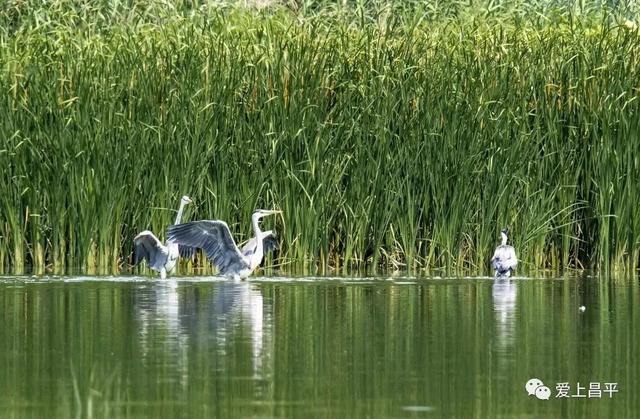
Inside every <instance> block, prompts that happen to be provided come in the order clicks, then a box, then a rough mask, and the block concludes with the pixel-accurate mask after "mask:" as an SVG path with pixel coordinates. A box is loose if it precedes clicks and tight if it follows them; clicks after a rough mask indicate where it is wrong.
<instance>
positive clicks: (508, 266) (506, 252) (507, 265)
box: [491, 228, 518, 278]
mask: <svg viewBox="0 0 640 419" xmlns="http://www.w3.org/2000/svg"><path fill="white" fill-rule="evenodd" d="M508 235H509V230H508V229H506V228H504V229H502V231H500V236H501V237H502V244H501V245H500V246H498V247H496V251H495V252H494V253H493V257H492V258H491V263H492V264H493V268H494V269H495V270H496V276H498V277H503V278H508V277H510V276H511V272H513V270H514V269H515V268H516V266H517V265H518V258H517V257H516V250H515V249H514V248H513V246H509V245H508V244H507V239H508Z"/></svg>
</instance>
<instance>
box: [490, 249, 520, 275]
mask: <svg viewBox="0 0 640 419" xmlns="http://www.w3.org/2000/svg"><path fill="white" fill-rule="evenodd" d="M491 262H492V263H493V267H494V268H495V269H496V270H498V271H507V270H509V269H514V268H515V267H516V266H517V265H518V259H517V258H516V251H515V249H514V248H513V246H498V247H497V248H496V251H495V253H494V254H493V257H492V258H491Z"/></svg>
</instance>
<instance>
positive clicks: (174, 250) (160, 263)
mask: <svg viewBox="0 0 640 419" xmlns="http://www.w3.org/2000/svg"><path fill="white" fill-rule="evenodd" d="M191 202H192V201H191V198H189V197H188V196H186V195H185V196H183V197H182V199H181V200H180V208H179V209H178V215H177V216H176V222H175V223H176V224H180V220H181V219H182V213H183V211H184V207H185V206H187V205H188V204H190V203H191ZM133 243H134V245H135V252H134V254H135V256H134V261H133V266H136V265H137V264H138V263H140V262H141V261H143V260H146V261H147V264H148V265H149V268H151V269H153V270H154V271H157V272H160V278H162V279H165V278H166V277H167V272H169V273H170V272H171V271H173V269H174V268H175V266H176V262H177V260H178V258H179V257H180V256H182V257H191V256H192V255H193V252H194V251H195V249H194V248H189V247H188V246H180V245H178V243H175V242H173V241H171V240H167V244H166V246H165V245H163V244H162V243H161V242H160V240H158V238H157V237H156V236H155V235H154V234H153V233H152V232H151V231H149V230H145V231H143V232H142V233H140V234H138V235H137V236H136V237H135V238H134V239H133Z"/></svg>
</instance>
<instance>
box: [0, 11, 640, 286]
mask: <svg viewBox="0 0 640 419" xmlns="http://www.w3.org/2000/svg"><path fill="white" fill-rule="evenodd" d="M9 4H10V5H9V6H5V8H4V10H3V11H2V14H1V15H0V20H1V21H2V25H1V27H2V30H1V31H0V88H1V89H2V92H3V94H2V95H1V96H0V109H2V112H1V113H0V167H2V178H1V182H0V270H6V271H18V272H20V271H21V270H23V269H24V268H25V267H33V268H34V269H35V270H36V271H38V272H42V271H44V270H47V269H48V270H51V271H53V272H58V273H62V272H66V271H68V270H69V269H80V270H83V271H86V272H88V273H107V272H117V271H120V270H122V269H127V268H128V266H129V263H130V262H131V250H132V238H133V237H134V236H135V234H136V233H137V232H139V231H141V230H143V229H151V230H152V231H154V232H156V233H157V234H159V236H161V237H164V230H165V228H166V226H167V225H169V224H170V223H172V222H173V217H174V215H175V213H174V209H175V207H176V206H177V204H178V201H179V199H180V196H181V195H183V194H188V195H190V196H191V197H192V198H193V199H194V201H195V202H196V205H195V206H192V207H189V208H188V211H187V213H186V218H188V219H200V218H219V219H224V220H227V221H228V222H229V224H230V226H231V227H232V230H233V232H234V234H236V235H238V237H247V236H248V234H249V233H250V231H249V224H250V223H249V217H250V214H251V212H252V211H253V209H255V208H258V207H268V208H271V207H276V208H280V209H282V210H283V211H284V213H283V216H282V218H281V219H278V220H276V225H275V229H276V230H278V233H279V237H280V244H281V247H280V250H279V252H278V253H277V255H276V258H275V259H273V260H269V261H268V265H273V266H276V267H278V268H279V269H282V270H285V271H287V272H295V273H315V272H320V273H327V272H336V273H348V272H351V271H352V270H354V269H357V270H361V269H362V270H368V271H372V272H387V271H389V270H406V271H409V272H412V273H416V272H418V273H419V272H424V271H433V270H446V271H450V272H459V273H470V274H479V273H488V272H489V266H488V259H489V258H490V256H491V254H492V251H493V248H494V247H495V246H496V244H497V241H498V239H499V235H498V232H499V230H500V228H502V227H503V226H508V227H509V228H510V230H511V231H512V239H513V243H514V244H515V246H516V248H517V250H518V253H519V257H520V258H521V260H522V262H521V267H522V272H535V271H537V270H542V269H553V270H565V269H597V270H602V271H609V270H613V269H616V270H627V271H635V270H637V269H638V268H639V267H640V200H639V196H640V182H639V180H640V179H639V178H640V161H639V159H640V157H639V156H640V141H639V138H638V132H639V131H640V117H639V116H640V115H639V110H640V104H639V101H638V95H639V88H640V84H638V80H640V39H639V32H638V29H637V28H636V27H635V23H634V21H633V16H629V14H628V11H627V15H625V16H623V15H621V14H619V13H614V12H610V11H604V10H601V9H598V10H590V11H583V12H576V11H575V10H573V9H571V10H569V9H557V10H555V11H549V10H547V11H545V14H540V13H537V12H536V13H534V14H531V15H530V16H529V17H528V18H523V14H522V13H517V12H514V11H513V10H512V9H509V10H508V11H503V12H501V13H497V14H488V13H477V12H476V13H473V11H472V10H470V9H464V10H462V9H461V10H462V11H464V13H462V11H461V10H458V9H456V11H455V13H450V12H451V10H450V9H446V10H445V11H444V12H443V11H439V12H438V13H439V14H438V13H436V12H434V11H433V10H431V9H428V8H427V7H426V6H425V7H424V8H422V9H420V7H422V6H418V5H414V7H413V8H408V6H402V7H400V6H398V8H397V9H395V8H394V7H392V5H393V4H391V6H390V5H388V6H387V7H383V8H375V7H373V6H371V7H370V8H364V7H360V8H358V7H357V6H354V7H353V8H349V6H348V5H347V6H344V5H343V7H338V6H335V7H330V6H327V7H324V8H322V7H316V8H313V7H309V8H308V9H304V10H302V9H300V8H299V7H297V8H292V6H291V5H290V4H289V5H287V6H272V7H266V8H261V9H255V8H246V7H239V6H229V5H217V6H215V5H211V4H208V5H204V6H203V5H201V4H200V3H198V4H192V3H190V2H188V3H180V4H179V5H177V6H176V5H174V6H175V7H169V6H167V4H168V3H166V2H163V3H156V2H150V3H143V2H140V3H136V2H133V3H132V5H129V7H127V8H125V7H124V6H123V5H121V4H120V3H117V2H102V3H100V5H99V6H90V5H91V4H92V3H83V2H78V1H69V0H66V1H65V0H57V1H54V2H52V3H51V5H50V7H49V6H47V7H46V8H44V7H42V6H41V7H40V8H39V9H38V8H35V7H34V8H29V7H28V6H29V4H30V2H24V3H23V2H16V3H11V2H10V3H9ZM25 4H26V6H25ZM452 4H453V3H452ZM142 5H145V6H142ZM90 7H94V9H91V8H90ZM305 10H306V11H305ZM345 10H348V11H345ZM268 223H269V222H267V224H268ZM199 265H201V260H199V261H197V262H196V263H195V264H188V265H183V266H182V272H189V271H190V270H192V269H196V268H198V266H199Z"/></svg>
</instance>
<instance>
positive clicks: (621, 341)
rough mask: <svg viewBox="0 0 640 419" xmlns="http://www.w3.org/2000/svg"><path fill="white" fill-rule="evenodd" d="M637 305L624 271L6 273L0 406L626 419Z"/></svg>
mask: <svg viewBox="0 0 640 419" xmlns="http://www.w3.org/2000/svg"><path fill="white" fill-rule="evenodd" d="M580 306H584V307H585V311H584V312H581V311H580V310H579V307H580ZM639 312H640V286H639V285H638V281H637V280H636V279H633V280H632V279H628V278H623V279H621V280H619V281H609V280H608V279H607V280H603V279H599V278H589V277H585V278H579V279H564V280H553V279H544V280H532V279H523V280H515V281H511V282H508V281H500V282H496V281H494V280H491V279H430V280H425V279H419V280H416V279H395V280H376V279H365V280H357V279H349V280H340V279H314V280H310V279H309V280H302V279H298V280H290V279H286V278H262V279H261V278H257V279H254V280H252V281H248V282H228V281H221V280H216V279H212V278H194V279H179V280H177V281H166V282H162V281H159V280H155V279H150V278H132V277H113V278H87V277H85V278H82V277H76V278H66V279H53V280H51V279H47V280H44V279H38V278H36V279H29V278H7V277H4V278H0V314H1V316H2V317H1V318H2V325H1V327H0V417H12V418H20V417H64V418H67V417H109V418H113V417H136V418H138V417H141V418H144V417H147V418H180V417H183V418H199V417H207V418H211V417H260V418H267V417H296V418H297V417H305V418H315V417H323V418H340V417H381V418H383V417H394V418H402V417H460V418H469V417H504V418H514V417H531V418H533V417H552V416H563V417H615V418H622V417H638V415H640V398H639V397H637V394H638V390H640V386H639V384H640V383H639V381H640V362H639V361H638V355H640V343H639V342H640V318H639V314H640V313H639ZM530 378H538V379H540V380H542V381H543V382H544V384H545V385H546V386H548V387H549V389H550V399H549V400H539V399H537V398H536V397H535V395H532V396H528V395H527V392H526V391H525V383H526V382H527V381H528V380H529V379H530ZM560 382H567V383H569V385H570V392H569V393H570V395H575V394H576V386H577V383H578V382H579V383H580V386H584V387H586V389H583V390H581V393H582V394H585V395H586V394H587V393H588V387H589V384H590V383H600V385H601V388H602V389H604V383H605V382H612V383H617V390H618V392H617V393H611V395H612V397H609V394H608V393H604V392H603V393H602V397H601V398H594V397H592V398H588V397H587V398H577V397H569V398H557V397H556V395H557V393H558V391H557V390H556V385H557V383H560ZM595 394H596V393H594V395H595Z"/></svg>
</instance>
